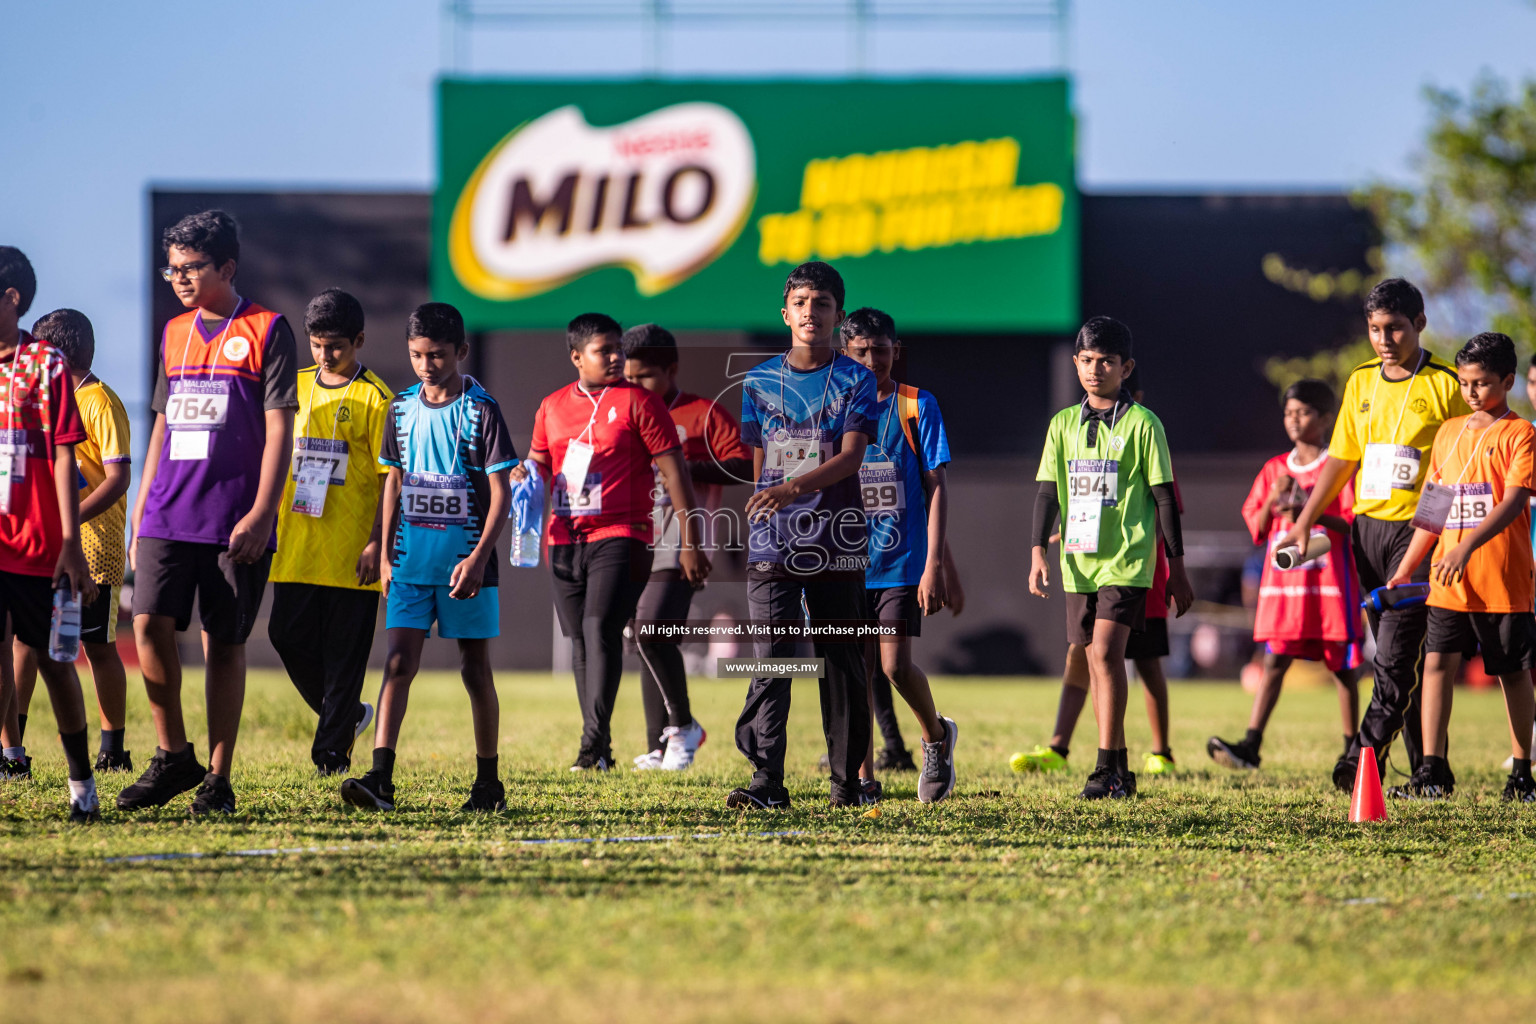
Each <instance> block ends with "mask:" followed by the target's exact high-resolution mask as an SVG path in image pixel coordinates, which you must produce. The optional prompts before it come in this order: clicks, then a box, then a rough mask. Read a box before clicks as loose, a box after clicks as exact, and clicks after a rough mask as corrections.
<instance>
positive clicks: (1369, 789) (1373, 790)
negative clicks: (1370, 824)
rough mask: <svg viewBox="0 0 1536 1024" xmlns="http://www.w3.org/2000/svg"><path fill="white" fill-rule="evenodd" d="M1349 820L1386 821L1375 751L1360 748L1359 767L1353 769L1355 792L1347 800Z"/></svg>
mask: <svg viewBox="0 0 1536 1024" xmlns="http://www.w3.org/2000/svg"><path fill="white" fill-rule="evenodd" d="M1349 820H1350V821H1386V820H1387V802H1386V801H1385V800H1383V799H1382V796H1381V775H1380V773H1379V772H1377V770H1376V751H1375V749H1374V748H1372V747H1370V746H1364V747H1361V748H1360V767H1359V768H1357V769H1356V770H1355V792H1354V795H1353V796H1351V797H1350V800H1349Z"/></svg>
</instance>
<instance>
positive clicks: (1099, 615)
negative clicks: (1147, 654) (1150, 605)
mask: <svg viewBox="0 0 1536 1024" xmlns="http://www.w3.org/2000/svg"><path fill="white" fill-rule="evenodd" d="M1147 589H1148V588H1146V587H1101V588H1100V589H1099V590H1098V591H1096V592H1094V593H1091V594H1073V593H1071V592H1068V593H1067V594H1065V595H1064V596H1065V597H1066V599H1067V600H1066V604H1067V643H1069V644H1077V645H1078V646H1080V647H1087V646H1088V645H1089V644H1091V643H1093V623H1094V620H1096V619H1108V620H1109V621H1110V622H1118V623H1119V624H1120V625H1122V626H1129V627H1130V628H1131V630H1132V631H1135V630H1138V629H1145V628H1146V624H1147Z"/></svg>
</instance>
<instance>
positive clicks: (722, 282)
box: [432, 78, 1078, 332]
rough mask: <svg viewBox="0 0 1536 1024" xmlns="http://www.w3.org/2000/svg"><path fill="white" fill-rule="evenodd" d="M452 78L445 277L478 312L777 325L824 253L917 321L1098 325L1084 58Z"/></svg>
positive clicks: (473, 320)
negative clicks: (1073, 94) (1088, 266)
mask: <svg viewBox="0 0 1536 1024" xmlns="http://www.w3.org/2000/svg"><path fill="white" fill-rule="evenodd" d="M439 90H440V91H439V107H440V109H439V132H440V143H439V168H438V172H439V173H438V182H439V184H438V189H437V193H436V197H435V199H434V208H433V253H432V290H433V295H434V297H435V298H438V299H441V300H443V301H446V302H452V303H454V304H455V305H457V306H458V307H459V308H460V309H461V310H463V312H464V316H465V320H466V321H467V322H468V324H469V326H470V327H471V329H475V330H494V329H498V328H517V327H529V328H535V327H536V328H548V327H556V326H563V325H564V324H565V322H566V321H567V320H568V319H570V317H571V316H572V315H574V314H575V313H579V312H583V311H587V310H599V311H602V312H605V313H608V314H610V315H612V316H615V317H617V318H618V319H619V320H620V321H621V322H623V323H625V324H632V323H639V322H643V321H647V320H655V321H659V322H662V323H665V324H667V325H668V326H669V327H673V328H714V329H747V330H754V329H776V328H778V327H780V326H782V324H781V321H780V320H779V316H778V296H779V292H780V289H781V288H782V285H783V281H784V277H785V275H786V274H787V273H788V272H789V270H790V269H791V268H792V267H793V266H794V265H796V264H798V263H801V262H803V261H805V260H809V259H823V260H828V261H830V262H832V263H834V264H835V265H836V266H837V268H838V269H839V270H840V271H841V272H842V274H843V277H844V279H845V280H846V281H847V284H848V305H849V307H850V308H853V307H856V306H865V305H872V306H879V307H881V308H884V309H886V310H888V311H889V312H891V313H892V314H893V315H894V316H895V317H896V318H897V321H898V323H900V324H901V325H902V327H903V328H904V329H909V330H976V331H1041V332H1050V331H1068V330H1072V329H1074V328H1075V327H1076V326H1077V318H1078V309H1077V296H1078V286H1077V272H1078V204H1077V193H1076V189H1075V187H1074V177H1073V121H1072V117H1071V114H1070V110H1069V106H1068V103H1069V95H1068V86H1067V82H1066V80H1065V79H1060V78H1051V79H1033V80H1025V81H975V82H652V81H647V82H625V81H612V82H592V83H569V82H554V81H537V82H513V81H454V80H447V81H443V82H442V83H440V86H439Z"/></svg>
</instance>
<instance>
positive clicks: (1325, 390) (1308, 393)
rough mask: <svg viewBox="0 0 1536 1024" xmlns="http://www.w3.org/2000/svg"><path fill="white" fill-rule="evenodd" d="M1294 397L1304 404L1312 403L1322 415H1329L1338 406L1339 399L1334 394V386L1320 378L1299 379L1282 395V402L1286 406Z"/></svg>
mask: <svg viewBox="0 0 1536 1024" xmlns="http://www.w3.org/2000/svg"><path fill="white" fill-rule="evenodd" d="M1293 398H1294V399H1296V401H1298V402H1300V403H1301V404H1302V405H1310V406H1311V407H1312V408H1314V409H1316V410H1317V412H1318V415H1320V416H1327V415H1329V414H1330V413H1332V412H1333V411H1334V409H1336V408H1338V400H1337V399H1336V398H1334V396H1333V388H1331V387H1329V386H1328V385H1327V384H1326V383H1324V382H1323V381H1320V380H1313V379H1311V378H1308V379H1307V380H1299V381H1297V382H1296V383H1294V384H1292V385H1291V386H1290V387H1288V388H1286V389H1285V394H1283V395H1281V396H1280V404H1281V405H1282V406H1284V405H1285V403H1286V402H1289V401H1290V400H1291V399H1293Z"/></svg>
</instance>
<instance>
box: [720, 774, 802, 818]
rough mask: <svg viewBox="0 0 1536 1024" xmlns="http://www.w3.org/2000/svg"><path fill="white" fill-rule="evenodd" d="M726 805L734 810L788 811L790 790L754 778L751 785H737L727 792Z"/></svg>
mask: <svg viewBox="0 0 1536 1024" xmlns="http://www.w3.org/2000/svg"><path fill="white" fill-rule="evenodd" d="M725 806H727V807H729V808H731V809H732V810H748V811H773V810H785V811H787V810H789V790H787V789H785V788H784V787H783V786H782V785H775V784H774V783H772V782H757V781H755V780H754V781H753V783H752V785H750V786H746V787H737V788H736V789H733V790H731V791H730V792H729V793H727V794H726V797H725Z"/></svg>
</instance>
